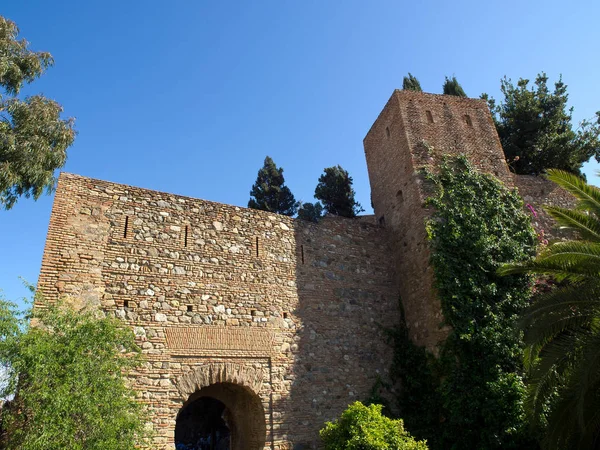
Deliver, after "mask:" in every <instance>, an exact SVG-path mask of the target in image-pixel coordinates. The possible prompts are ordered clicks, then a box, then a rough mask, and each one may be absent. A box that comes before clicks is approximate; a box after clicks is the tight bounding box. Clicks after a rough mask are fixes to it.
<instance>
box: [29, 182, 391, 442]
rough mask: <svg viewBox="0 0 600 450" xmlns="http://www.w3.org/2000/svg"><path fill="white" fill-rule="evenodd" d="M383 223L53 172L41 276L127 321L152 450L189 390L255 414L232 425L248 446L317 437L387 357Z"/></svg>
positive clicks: (49, 291) (166, 438)
mask: <svg viewBox="0 0 600 450" xmlns="http://www.w3.org/2000/svg"><path fill="white" fill-rule="evenodd" d="M383 231H384V230H382V228H381V227H379V226H377V225H376V224H375V223H374V220H373V221H369V220H368V219H354V220H353V219H342V218H326V219H324V220H323V221H321V222H320V223H319V224H312V223H308V222H304V221H300V220H294V219H291V218H289V217H285V216H279V215H275V214H269V213H266V212H263V211H257V210H250V209H245V208H238V207H234V206H229V205H223V204H218V203H213V202H208V201H203V200H197V199H192V198H187V197H181V196H176V195H172V194H167V193H161V192H155V191H149V190H145V189H140V188H134V187H130V186H125V185H119V184H114V183H109V182H105V181H99V180H93V179H89V178H85V177H81V176H77V175H71V174H65V173H63V174H61V176H60V179H59V184H58V189H57V192H56V197H55V202H54V207H53V212H52V216H51V220H50V227H49V230H48V237H47V242H46V248H45V252H44V258H43V262H42V270H41V275H40V279H39V288H40V290H41V292H42V293H43V294H44V296H45V298H46V299H47V300H48V301H56V300H57V299H58V298H60V297H65V298H67V299H68V300H69V301H70V302H72V303H74V304H76V305H78V306H85V305H90V306H93V307H100V308H102V309H103V310H104V311H105V312H106V313H107V314H110V315H115V316H116V317H118V318H120V319H122V320H123V321H125V322H126V323H127V324H129V325H130V326H131V327H132V329H133V330H134V332H135V335H136V338H137V341H138V343H139V345H140V347H141V348H142V349H143V353H144V354H145V355H146V358H147V362H146V364H145V365H144V367H143V368H142V369H141V370H140V371H139V373H136V374H134V385H135V388H136V390H137V391H138V392H139V396H140V401H142V402H144V403H146V404H148V405H149V407H150V408H151V411H152V424H153V427H154V431H155V433H156V437H155V442H154V445H153V448H156V449H171V448H173V440H174V428H175V421H176V417H177V414H178V412H179V411H180V409H181V407H182V405H183V404H184V403H185V402H187V401H188V400H189V399H190V396H193V395H194V393H197V392H200V391H202V392H209V393H210V392H213V391H214V395H215V396H220V397H219V398H220V399H221V398H222V401H223V402H224V403H226V406H228V407H230V408H231V409H232V410H233V413H234V416H235V414H236V411H237V414H238V416H237V417H238V421H240V422H243V421H253V422H252V423H250V422H248V423H244V424H238V425H239V426H240V427H242V428H244V427H245V428H244V430H246V434H248V435H250V436H249V437H248V439H250V440H249V441H248V442H250V443H251V444H245V445H248V446H249V448H250V447H252V448H255V447H254V446H256V448H262V447H263V446H264V448H268V449H288V448H289V449H291V448H293V447H294V446H296V447H295V448H315V447H316V446H317V445H318V430H319V429H320V428H321V427H322V426H323V423H324V422H325V421H326V420H331V419H333V418H335V417H337V416H338V415H339V414H340V413H341V411H342V410H343V409H345V407H346V406H347V405H348V404H349V403H350V402H352V401H354V400H357V399H364V398H365V397H366V396H367V395H368V392H369V390H370V388H371V387H372V385H373V383H374V382H375V380H376V377H377V376H378V374H381V375H383V376H385V372H386V371H387V368H388V362H389V358H390V351H389V349H388V348H387V347H386V346H385V345H384V337H383V335H382V332H381V330H380V328H378V326H377V324H378V323H379V324H382V325H384V326H389V325H391V324H393V323H394V321H395V320H396V318H397V311H396V305H397V298H398V297H397V290H396V288H395V285H394V281H393V280H394V277H393V275H392V273H391V272H390V268H389V264H388V258H389V255H390V251H389V249H388V244H387V239H385V236H384V235H385V233H384V232H383ZM38 306H39V305H38ZM219 386H225V387H223V388H222V389H221V388H220V387H219ZM227 386H231V387H230V388H227ZM206 389H208V391H207V390H206ZM211 389H212V390H213V391H211ZM219 389H221V390H219ZM236 389H237V390H236ZM217 391H218V392H217ZM207 395H208V394H207ZM210 395H213V394H210ZM227 402H229V404H228V403H227ZM256 411H260V413H256ZM263 415H264V417H262V416H263ZM257 417H258V418H257Z"/></svg>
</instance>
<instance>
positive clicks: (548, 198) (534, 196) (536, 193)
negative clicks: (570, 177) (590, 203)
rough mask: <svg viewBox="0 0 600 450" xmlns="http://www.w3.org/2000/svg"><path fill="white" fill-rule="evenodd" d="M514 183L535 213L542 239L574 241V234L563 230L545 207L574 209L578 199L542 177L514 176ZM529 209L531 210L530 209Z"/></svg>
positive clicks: (534, 222)
mask: <svg viewBox="0 0 600 450" xmlns="http://www.w3.org/2000/svg"><path fill="white" fill-rule="evenodd" d="M513 178H514V183H515V186H516V187H517V189H518V190H519V194H520V195H521V197H523V201H524V202H525V204H526V205H529V206H530V207H531V208H532V209H533V211H531V214H532V222H533V225H534V227H535V229H536V230H537V232H538V235H539V236H540V239H541V240H543V239H546V240H555V239H566V238H568V239H572V238H573V237H574V236H573V233H572V232H568V231H566V230H561V229H560V228H558V227H557V226H556V223H555V222H554V220H553V219H552V218H551V217H550V216H549V215H548V213H546V211H545V210H544V207H546V206H550V205H552V206H559V207H561V208H574V207H575V204H576V199H575V197H573V196H572V195H571V194H570V193H568V192H567V191H565V190H564V189H562V188H561V187H560V186H558V185H557V184H556V183H553V182H552V181H549V180H547V179H545V178H543V177H540V176H534V175H513ZM528 209H529V208H528Z"/></svg>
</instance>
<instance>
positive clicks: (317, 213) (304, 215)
mask: <svg viewBox="0 0 600 450" xmlns="http://www.w3.org/2000/svg"><path fill="white" fill-rule="evenodd" d="M322 215H323V205H321V203H319V202H315V203H308V202H304V203H302V204H301V205H300V208H298V218H299V219H302V220H308V221H310V222H318V221H319V219H320V218H321V216H322Z"/></svg>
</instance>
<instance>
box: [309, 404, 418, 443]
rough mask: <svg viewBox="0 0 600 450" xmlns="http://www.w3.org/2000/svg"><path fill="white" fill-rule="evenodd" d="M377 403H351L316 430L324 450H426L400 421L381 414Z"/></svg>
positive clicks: (380, 407)
mask: <svg viewBox="0 0 600 450" xmlns="http://www.w3.org/2000/svg"><path fill="white" fill-rule="evenodd" d="M381 409H382V406H381V405H370V406H365V405H363V404H362V403H361V402H354V403H353V404H351V405H350V406H348V408H347V409H346V410H345V411H344V412H343V413H342V416H341V417H340V418H339V419H338V420H336V421H335V422H327V423H326V424H325V428H323V429H322V430H321V432H320V434H321V440H322V441H323V444H324V448H325V450H427V443H426V442H425V441H419V442H417V441H416V440H415V439H414V438H413V437H412V436H411V435H410V434H409V433H408V431H406V430H405V429H404V424H403V423H402V420H399V419H397V420H393V419H390V418H388V417H385V416H384V415H383V414H382V413H381Z"/></svg>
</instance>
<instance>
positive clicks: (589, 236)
mask: <svg viewBox="0 0 600 450" xmlns="http://www.w3.org/2000/svg"><path fill="white" fill-rule="evenodd" d="M544 209H545V210H546V212H547V213H548V214H550V216H551V217H552V218H553V219H554V220H556V222H557V223H558V224H559V225H560V226H561V228H567V229H572V230H576V231H577V232H579V234H580V235H581V237H582V238H583V239H586V240H588V241H593V242H599V241H600V221H598V219H597V218H595V217H592V216H590V215H589V214H586V213H585V212H582V211H576V210H572V209H566V208H559V207H557V206H547V207H545V208H544Z"/></svg>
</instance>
